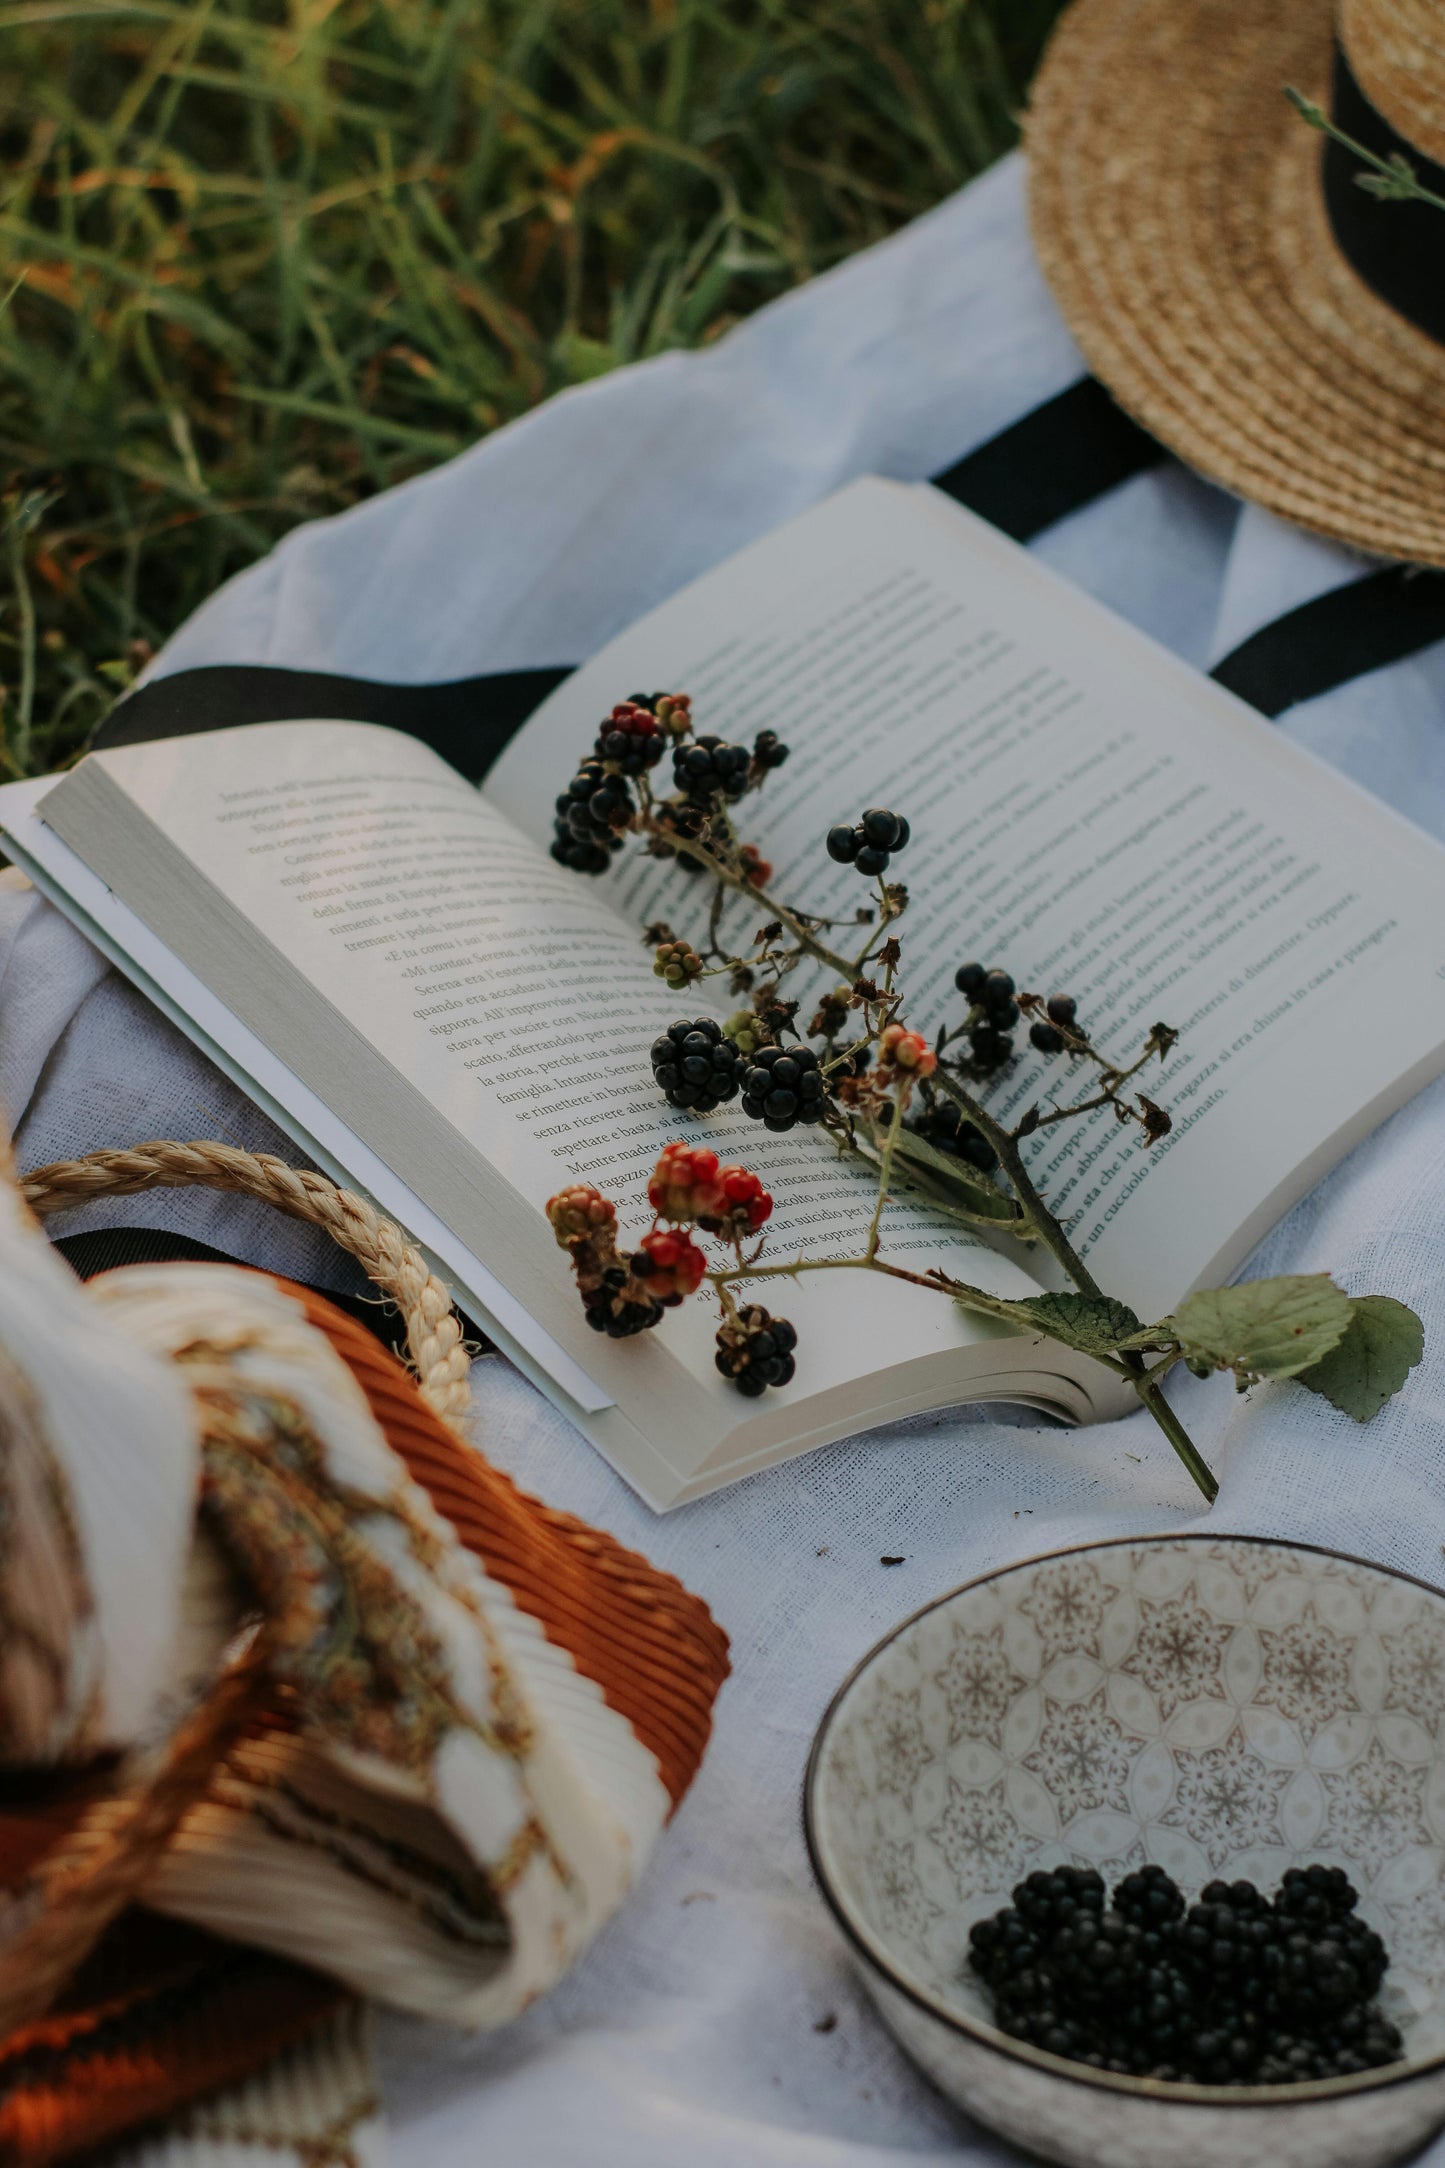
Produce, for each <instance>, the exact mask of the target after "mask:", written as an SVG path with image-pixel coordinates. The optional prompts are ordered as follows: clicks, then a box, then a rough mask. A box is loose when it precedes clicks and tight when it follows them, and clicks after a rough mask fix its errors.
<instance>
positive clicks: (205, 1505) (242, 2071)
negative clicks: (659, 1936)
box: [0, 1146, 727, 2168]
mask: <svg viewBox="0 0 1445 2168" xmlns="http://www.w3.org/2000/svg"><path fill="white" fill-rule="evenodd" d="M147 1150H148V1152H149V1154H150V1155H151V1156H150V1158H149V1160H146V1159H145V1155H136V1154H128V1155H97V1160H98V1161H104V1162H106V1164H105V1166H104V1167H103V1168H101V1167H99V1166H98V1165H97V1164H96V1163H94V1162H92V1163H85V1162H80V1163H75V1164H74V1165H72V1166H67V1167H62V1168H54V1169H44V1170H40V1172H39V1173H37V1174H35V1175H32V1176H31V1177H29V1178H28V1179H27V1182H26V1185H25V1194H26V1198H27V1199H28V1201H29V1202H30V1203H31V1204H32V1205H33V1206H34V1207H35V1208H37V1209H40V1210H42V1211H44V1210H52V1209H58V1207H59V1205H60V1204H61V1203H63V1202H65V1201H68V1200H69V1199H70V1198H72V1197H74V1196H76V1195H83V1194H94V1193H95V1191H96V1189H97V1188H99V1187H102V1186H105V1184H106V1183H107V1182H109V1183H110V1184H112V1185H113V1186H115V1187H122V1186H129V1187H138V1186H143V1185H144V1183H145V1182H146V1181H148V1180H181V1179H196V1178H198V1170H199V1178H200V1179H211V1180H220V1181H222V1182H223V1183H224V1185H225V1186H227V1187H251V1188H253V1189H254V1190H255V1191H257V1193H260V1194H270V1195H272V1196H273V1197H274V1198H275V1200H276V1201H278V1202H281V1203H283V1204H289V1205H290V1208H291V1209H298V1208H300V1209H303V1210H305V1211H306V1214H307V1216H309V1217H315V1218H318V1219H321V1220H322V1221H323V1223H327V1224H330V1223H332V1221H334V1223H335V1231H338V1233H339V1236H340V1239H343V1240H345V1241H346V1243H347V1246H348V1247H350V1248H353V1249H354V1250H356V1251H357V1253H358V1254H362V1255H363V1256H365V1257H367V1259H368V1262H369V1264H370V1265H371V1268H372V1269H373V1272H374V1276H375V1277H376V1278H377V1279H378V1281H379V1283H380V1284H382V1285H384V1286H385V1287H386V1289H387V1291H388V1292H390V1293H392V1294H393V1295H395V1296H397V1297H398V1299H399V1300H400V1301H401V1303H402V1307H403V1309H404V1313H405V1315H406V1318H407V1322H408V1327H409V1337H410V1344H411V1346H412V1349H413V1352H414V1353H415V1352H416V1351H417V1350H418V1349H419V1350H420V1351H421V1360H420V1364H419V1367H420V1368H421V1370H422V1373H423V1376H422V1383H421V1385H420V1386H418V1384H417V1383H416V1382H414V1381H413V1379H412V1378H411V1377H410V1376H409V1374H408V1373H407V1372H406V1371H405V1370H404V1369H403V1368H402V1367H401V1365H400V1364H398V1363H397V1362H396V1361H395V1360H394V1359H393V1358H392V1357H391V1356H390V1355H388V1354H387V1353H386V1352H385V1351H384V1350H383V1349H382V1348H381V1347H380V1346H379V1345H378V1344H377V1343H376V1342H375V1341H374V1340H373V1339H372V1337H371V1335H369V1334H368V1333H367V1332H366V1331H365V1330H364V1329H363V1328H362V1327H361V1326H360V1325H358V1324H356V1323H355V1322H353V1320H352V1319H350V1318H349V1317H347V1316H346V1315H345V1314H344V1313H342V1312H341V1311H339V1310H336V1309H335V1308H333V1307H332V1306H331V1305H330V1304H328V1303H326V1302H325V1301H324V1300H322V1299H321V1298H320V1297H317V1296H315V1295H312V1294H310V1293H309V1292H307V1291H306V1290H304V1289H301V1288H298V1287H294V1286H291V1285H288V1284H286V1283H283V1282H280V1281H277V1280H273V1279H270V1278H268V1277H266V1276H265V1275H263V1274H259V1273H252V1272H248V1271H244V1270H242V1269H240V1268H237V1267H230V1266H224V1265H208V1264H184V1265H152V1266H133V1267H130V1268H127V1269H125V1270H123V1271H119V1272H114V1273H109V1274H105V1275H103V1276H102V1277H101V1278H99V1279H97V1280H95V1281H92V1282H90V1283H89V1284H88V1285H87V1286H86V1287H83V1288H82V1287H81V1285H80V1284H79V1283H78V1282H76V1281H75V1280H74V1279H73V1277H72V1276H71V1275H70V1274H69V1273H68V1271H67V1269H66V1268H65V1267H64V1266H63V1265H62V1264H61V1262H60V1260H59V1259H58V1257H57V1256H56V1255H55V1254H54V1253H53V1252H52V1251H50V1250H49V1248H48V1246H47V1245H46V1244H45V1242H44V1240H43V1238H42V1237H41V1235H40V1232H39V1230H38V1228H37V1227H36V1226H35V1224H34V1222H33V1220H31V1218H30V1216H29V1214H28V1213H27V1212H26V1210H25V1207H24V1205H23V1204H22V1202H21V1199H20V1197H19V1195H17V1194H16V1192H15V1190H14V1189H13V1188H10V1187H8V1186H7V1187H6V1189H5V1191H4V1194H3V1195H0V1623H3V1627H4V1632H3V1634H0V1770H8V1771H9V1776H8V1779H5V1790H4V1793H3V1795H0V1797H3V1798H4V1799H7V1800H8V1801H9V1804H10V1806H11V1808H12V1811H11V1812H10V1813H8V1814H0V1889H3V1890H4V1891H6V1892H8V1896H0V2160H4V2161H6V2162H10V2161H14V2162H17V2163H25V2164H27V2168H29V2164H32V2163H33V2164H36V2168H38V2164H39V2163H41V2162H48V2161H51V2160H62V2159H67V2158H71V2157H74V2156H75V2155H76V2154H77V2153H78V2152H80V2151H82V2150H84V2149H86V2148H88V2147H92V2146H94V2145H95V2144H96V2143H97V2142H99V2141H101V2140H103V2139H106V2138H110V2137H113V2136H115V2135H116V2134H118V2133H120V2132H122V2131H126V2130H130V2129H133V2128H135V2127H136V2126H137V2125H138V2124H140V2123H143V2122H153V2121H154V2120H155V2118H156V2117H157V2116H161V2117H166V2118H169V2119H170V2136H169V2137H168V2138H167V2141H166V2142H167V2145H168V2146H169V2147H171V2148H172V2149H171V2150H167V2151H165V2152H164V2153H163V2154H162V2153H157V2154H156V2155H155V2159H156V2160H157V2162H159V2161H161V2160H162V2159H164V2160H165V2161H166V2162H167V2163H171V2162H177V2163H178V2162H180V2161H181V2160H183V2159H192V2158H194V2159H196V2160H198V2161H199V2160H201V2159H211V2160H215V2161H217V2162H219V2161H220V2160H222V2159H224V2158H225V2157H226V2153H225V2148H226V2146H227V2145H228V2144H230V2143H232V2142H236V2143H239V2142H241V2140H242V2138H243V2136H244V2134H245V2133H247V2132H249V2133H251V2134H252V2135H253V2136H258V2134H259V2133H260V2132H261V2131H262V2130H263V2127H264V2130H265V2131H266V2133H267V2136H266V2138H265V2140H264V2142H266V2143H267V2144H272V2143H273V2141H276V2140H277V2139H278V2136H279V2137H280V2138H284V2139H285V2140H286V2142H287V2143H290V2144H291V2145H292V2147H293V2150H294V2151H295V2157H296V2158H297V2159H298V2160H303V2159H304V2160H311V2159H317V2158H323V2157H324V2158H326V2159H327V2160H333V2159H334V2160H335V2161H337V2162H344V2161H346V2160H351V2161H353V2162H356V2163H358V2164H360V2163H362V2162H363V2161H368V2162H369V2161H373V2160H375V2159H376V2158H377V2155H376V2152H375V2144H376V2124H375V2117H374V2114H373V2104H372V2103H371V2101H370V2098H369V2085H368V2080H367V2074H366V2068H367V2066H366V2056H365V2040H364V2029H363V2028H362V2027H361V2025H360V2021H359V2018H358V2016H357V2005H356V2002H355V2000H354V1998H358V1997H374V1998H376V1999H378V2000H383V2001H386V2002H389V2003H391V2004H394V2005H398V2006H401V2007H404V2008H407V2009H410V2010H413V2011H416V2012H419V2013H421V2014H424V2015H426V2016H430V2017H435V2018H442V2019H447V2020H451V2021H454V2022H459V2023H466V2024H484V2025H495V2024H500V2023H504V2022H505V2021H506V2020H507V2019H508V2018H510V2017H512V2016H514V2015H515V2014H516V2013H517V2012H518V2011H520V2010H521V2009H522V2008H524V2007H525V2006H526V2004H527V2003H528V2002H529V2001H530V2000H532V1999H533V1998H534V1997H535V1996H536V1995H538V1994H539V1993H542V1992H544V1991H545V1990H546V1988H547V1987H549V1986H550V1985H551V1984H552V1983H553V1982H554V1981H555V1980H556V1979H557V1978H558V1977H560V1975H561V1974H562V1973H563V1972H564V1971H565V1970H566V1969H567V1967H568V1966H569V1965H570V1964H571V1963H572V1962H573V1961H574V1959H575V1958H576V1956H577V1955H578V1954H579V1953H580V1951H581V1950H582V1949H583V1948H584V1947H585V1946H586V1944H587V1942H588V1940H589V1939H590V1938H591V1936H592V1935H593V1933H595V1931H596V1929H597V1928H598V1927H599V1926H600V1925H601V1923H602V1922H603V1921H604V1920H605V1919H606V1918H607V1917H608V1916H609V1914H610V1913H611V1912H612V1910H613V1909H614V1908H615V1907H616V1905H617V1904H618V1903H619V1902H620V1901H621V1899H622V1898H623V1897H624V1896H625V1895H626V1893H627V1891H628V1889H629V1888H630V1887H631V1885H632V1883H633V1882H634V1881H635V1879H636V1876H637V1874H638V1872H639V1871H640V1868H641V1866H642V1864H643V1862H644V1860H645V1858H646V1855H647V1852H648V1850H649V1849H650V1847H651V1845H652V1843H653V1841H654V1839H655V1838H656V1836H657V1834H658V1831H659V1830H660V1828H661V1826H662V1824H663V1822H664V1821H665V1819H666V1817H667V1815H668V1814H669V1813H670V1811H671V1809H672V1808H673V1807H674V1806H675V1805H676V1803H677V1801H678V1799H679V1798H680V1797H681V1795H682V1793H683V1792H684V1791H685V1789H686V1787H687V1785H688V1784H689V1782H690V1781H691V1778H692V1776H693V1774H694V1773H695V1771H696V1768H697V1765H698V1762H699V1760H700V1757H701V1754H702V1751H703V1748H704V1746H705V1744H706V1740H707V1736H708V1732H709V1728H710V1724H711V1711H712V1704H713V1700H714V1698H715V1696H716V1693H717V1689H718V1687H719V1685H720V1684H721V1681H722V1679H723V1677H724V1676H725V1674H726V1670H727V1657H726V1641H725V1638H724V1636H723V1635H722V1633H721V1630H720V1629H719V1628H718V1627H717V1626H716V1625H715V1624H714V1622H713V1620H712V1619H711V1617H710V1616H709V1614H708V1613H707V1611H706V1609H705V1608H704V1606H703V1605H702V1604H701V1603H700V1602H699V1601H698V1600H697V1599H696V1598H695V1597H692V1596H690V1595H689V1594H688V1593H687V1592H686V1591H685V1590H684V1589H683V1588H682V1587H681V1586H680V1584H679V1583H677V1582H676V1581H674V1580H672V1579H671V1578H670V1577H669V1576H667V1575H664V1574H661V1573H658V1572H657V1571H655V1570H654V1569H653V1568H652V1567H651V1566H649V1565H648V1563H647V1562H646V1561H645V1560H644V1559H642V1558H640V1557H638V1556H636V1555H635V1554H634V1553H631V1552H628V1551H625V1550H624V1549H623V1548H622V1547H621V1546H620V1545H618V1544H617V1543H615V1542H614V1541H613V1540H612V1539H611V1538H610V1537H608V1536H605V1535H603V1534H601V1533H599V1532H598V1531H596V1530H593V1529H590V1528H588V1527H586V1526H584V1525H583V1524H582V1523H580V1522H578V1521H576V1520H574V1519H573V1518H572V1517H570V1516H568V1515H565V1514H559V1513H554V1512H551V1511H549V1510H548V1509H547V1508H546V1507H544V1506H542V1505H540V1504H538V1503H537V1502H536V1501H535V1500H532V1499H528V1498H526V1497H523V1496H522V1495H521V1494H520V1493H519V1492H518V1491H517V1490H516V1489H515V1488H514V1486H513V1485H512V1484H511V1483H510V1481H509V1480H508V1479H507V1478H506V1477H505V1476H503V1475H501V1474H499V1473H498V1472H497V1471H496V1470H494V1469H492V1468H491V1467H489V1466H488V1465H487V1463H486V1461H485V1460H484V1459H483V1458H482V1456H481V1455H480V1454H479V1453H478V1452H477V1451H476V1450H475V1449H474V1448H473V1447H472V1446H470V1445H469V1444H467V1443H466V1442H465V1441H464V1440H463V1439H462V1438H461V1437H460V1436H459V1435H458V1433H457V1431H456V1430H455V1429H454V1428H453V1427H452V1423H451V1421H450V1420H448V1419H447V1416H455V1415H456V1414H457V1413H459V1412H460V1406H461V1395H460V1393H459V1391H458V1385H459V1382H462V1381H464V1378H465V1359H464V1354H463V1351H462V1350H461V1349H460V1347H459V1345H458V1334H457V1330H456V1327H455V1323H454V1320H452V1318H451V1314H450V1306H449V1304H448V1303H447V1301H446V1298H445V1291H444V1290H442V1289H440V1288H439V1287H438V1285H437V1283H436V1282H435V1281H432V1280H431V1279H430V1277H429V1275H428V1274H427V1273H426V1269H425V1267H424V1265H422V1263H421V1261H420V1260H419V1259H418V1258H417V1257H416V1255H415V1253H414V1252H411V1251H409V1250H408V1249H407V1246H406V1245H405V1244H404V1242H403V1241H402V1239H401V1238H400V1237H399V1236H397V1235H396V1231H395V1230H394V1229H390V1228H387V1227H386V1225H385V1223H384V1222H380V1221H377V1220H376V1219H375V1216H374V1215H372V1214H370V1213H369V1209H368V1208H367V1207H366V1206H365V1205H364V1204H362V1203H361V1201H360V1200H357V1199H353V1198H350V1197H348V1196H347V1195H346V1193H344V1192H339V1191H336V1190H334V1189H333V1188H332V1186H331V1185H330V1184H327V1183H325V1182H323V1181H322V1180H321V1178H319V1177H315V1176H311V1175H306V1176H296V1175H294V1174H292V1173H291V1171H290V1170H286V1169H280V1168H278V1166H277V1165H276V1163H274V1162H250V1163H249V1164H247V1163H246V1155H244V1154H239V1153H234V1152H227V1151H226V1150H225V1149H224V1148H222V1147H198V1146H185V1147H175V1146H156V1147H149V1148H147ZM120 1162H124V1164H123V1165H122V1164H120ZM141 1162H143V1164H141ZM182 1167H184V1168H185V1170H186V1171H185V1172H178V1171H177V1170H178V1169H180V1168H182ZM283 1178H285V1179H283ZM288 1183H289V1185H290V1187H291V1188H292V1189H294V1190H295V1195H296V1199H299V1206H298V1202H297V1201H295V1199H293V1198H292V1197H291V1196H289V1195H288V1194H286V1192H287V1190H288ZM438 1405H440V1406H442V1407H444V1408H445V1409H446V1410H447V1416H444V1415H443V1414H441V1413H439V1412H437V1410H438ZM157 1915H164V1918H159V1917H157ZM7 2035H8V2037H4V2036H7ZM278 2055H282V2057H283V2061H282V2062H281V2063H279V2064H278V2063H275V2062H274V2061H273V2058H275V2057H276V2056H278ZM298 2058H299V2060H298ZM256 2072H259V2073H260V2075H251V2076H250V2077H249V2079H248V2084H249V2090H247V2087H246V2086H245V2085H243V2086H242V2087H241V2090H240V2091H237V2089H236V2087H237V2083H238V2081H240V2080H243V2079H247V2078H248V2073H256ZM268 2086H269V2088H270V2090H269V2093H268V2091H267V2088H268ZM227 2088H230V2090H227ZM283 2110H284V2113H283ZM278 2115H281V2116H282V2120H283V2122H284V2117H285V2115H291V2116H292V2117H293V2119H296V2118H299V2122H298V2124H297V2127H296V2128H295V2129H294V2130H292V2131H290V2132H287V2131H284V2130H282V2131H281V2132H279V2133H278V2130H277V2128H276V2118H277V2116H278ZM178 2117H179V2118H180V2120H179V2121H177V2118H178ZM228 2117H229V2119H230V2120H229V2121H228V2120H227V2118H228ZM237 2117H239V2118H240V2120H239V2122H238V2121H237ZM208 2119H209V2120H208ZM258 2119H259V2120H258ZM303 2126H304V2127H303ZM227 2132H229V2134H230V2135H229V2138H228V2137H227ZM157 2142H158V2141H157ZM258 2142H259V2137H258ZM176 2143H182V2144H183V2145H184V2146H185V2147H187V2148H189V2149H190V2150H183V2151H181V2152H176V2151H175V2150H174V2149H173V2148H174V2145H175V2144H176ZM323 2145H324V2146H325V2147H326V2148H328V2149H329V2150H326V2151H325V2152H324V2153H321V2152H318V2150H317V2148H318V2147H319V2146H323ZM218 2147H219V2148H221V2150H219V2151H218V2150H217V2148H218ZM308 2148H309V2150H308ZM208 2149H209V2150H208ZM284 2157H285V2155H284V2153H283V2155H282V2158H283V2159H284ZM129 2158H130V2156H129V2155H127V2159H129ZM149 2158H150V2154H149V2153H138V2154H137V2155H136V2156H135V2159H136V2161H137V2163H139V2162H140V2161H141V2160H142V2159H146V2160H149Z"/></svg>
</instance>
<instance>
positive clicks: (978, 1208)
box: [860, 1129, 1020, 1222]
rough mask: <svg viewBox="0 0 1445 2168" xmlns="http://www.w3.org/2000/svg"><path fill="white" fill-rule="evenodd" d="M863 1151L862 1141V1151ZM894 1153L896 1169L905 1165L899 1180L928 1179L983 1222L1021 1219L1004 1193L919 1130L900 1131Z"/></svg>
mask: <svg viewBox="0 0 1445 2168" xmlns="http://www.w3.org/2000/svg"><path fill="white" fill-rule="evenodd" d="M863 1149H864V1148H863V1147H862V1144H861V1139H860V1150H863ZM893 1149H894V1154H895V1162H894V1163H895V1165H896V1164H897V1161H898V1160H900V1159H901V1160H903V1161H905V1162H906V1165H905V1166H904V1167H902V1168H900V1169H899V1174H900V1178H906V1177H907V1176H908V1175H913V1176H915V1177H919V1178H921V1177H924V1176H927V1177H929V1178H930V1179H931V1181H932V1182H935V1183H937V1184H938V1185H939V1187H940V1188H941V1189H942V1190H943V1192H944V1194H945V1196H952V1197H953V1198H954V1199H955V1200H961V1201H962V1203H963V1204H964V1206H965V1208H966V1209H967V1210H968V1211H970V1212H976V1213H977V1214H978V1215H979V1216H980V1218H983V1219H992V1220H1000V1221H1004V1222H1012V1221H1015V1220H1017V1219H1018V1218H1019V1216H1020V1214H1019V1208H1018V1206H1017V1205H1016V1204H1015V1203H1014V1201H1013V1199H1012V1198H1011V1197H1006V1196H1005V1195H1004V1193H1003V1191H1002V1190H999V1189H995V1188H994V1187H993V1185H992V1184H991V1183H989V1182H986V1181H985V1180H984V1178H983V1176H982V1175H976V1174H973V1173H971V1172H970V1171H969V1170H968V1169H967V1168H966V1166H965V1165H964V1164H963V1163H962V1162H961V1161H959V1160H957V1159H950V1158H949V1157H948V1155H947V1153H945V1152H940V1151H938V1150H936V1149H935V1147H934V1146H933V1145H931V1144H930V1143H929V1142H928V1139H927V1138H926V1137H920V1136H919V1135H918V1132H917V1131H916V1130H913V1129H900V1130H899V1132H898V1139H897V1142H896V1144H895V1145H894V1148H893ZM864 1156H865V1157H867V1158H870V1159H872V1160H873V1164H874V1165H875V1166H876V1165H877V1160H876V1158H874V1155H873V1154H872V1153H871V1152H867V1151H866V1150H865V1151H864ZM920 1186H921V1187H926V1186H927V1184H926V1183H923V1182H922V1181H920Z"/></svg>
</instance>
